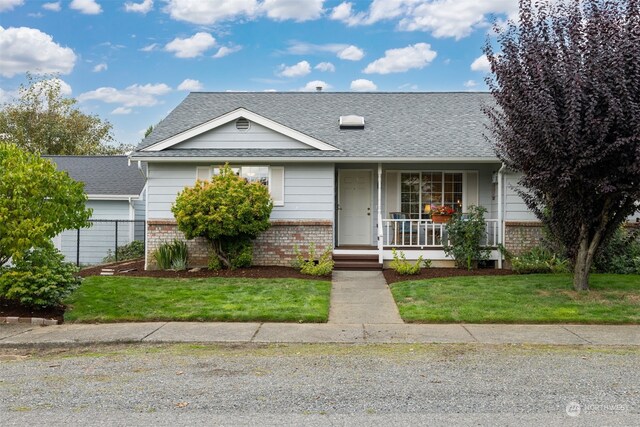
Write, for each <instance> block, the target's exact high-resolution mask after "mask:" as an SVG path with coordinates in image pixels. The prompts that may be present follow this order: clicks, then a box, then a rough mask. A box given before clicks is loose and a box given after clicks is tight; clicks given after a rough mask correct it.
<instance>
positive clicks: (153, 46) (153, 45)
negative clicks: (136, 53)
mask: <svg viewBox="0 0 640 427" xmlns="http://www.w3.org/2000/svg"><path fill="white" fill-rule="evenodd" d="M157 48H158V43H151V44H150V45H147V46H145V47H143V48H141V49H140V51H141V52H151V51H154V50H156V49H157Z"/></svg>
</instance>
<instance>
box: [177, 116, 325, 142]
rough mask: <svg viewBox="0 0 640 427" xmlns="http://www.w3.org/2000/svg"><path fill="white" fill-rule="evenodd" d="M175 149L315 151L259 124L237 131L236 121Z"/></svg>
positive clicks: (252, 124)
mask: <svg viewBox="0 0 640 427" xmlns="http://www.w3.org/2000/svg"><path fill="white" fill-rule="evenodd" d="M173 148H176V149H187V148H219V149H224V148H253V149H255V148H260V149H269V148H284V149H301V148H303V149H304V148H308V149H313V148H312V147H309V146H308V145H306V144H303V143H301V142H300V141H296V140H295V139H293V138H289V137H288V136H286V135H282V134H280V133H278V132H275V131H273V130H271V129H269V128H266V127H264V126H262V125H259V124H257V123H253V122H251V126H250V127H249V129H247V130H238V129H236V124H235V120H234V121H232V122H231V123H227V124H225V125H222V126H220V127H218V128H216V129H213V130H210V131H208V132H205V133H203V134H200V135H197V136H194V137H193V138H190V139H189V140H188V141H185V142H182V143H180V144H178V145H176V146H175V147H173Z"/></svg>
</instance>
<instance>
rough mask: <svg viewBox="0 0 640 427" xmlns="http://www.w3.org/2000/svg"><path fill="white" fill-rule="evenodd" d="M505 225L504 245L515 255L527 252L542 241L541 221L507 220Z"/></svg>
mask: <svg viewBox="0 0 640 427" xmlns="http://www.w3.org/2000/svg"><path fill="white" fill-rule="evenodd" d="M504 227H505V232H504V246H505V248H507V250H508V251H509V252H511V253H512V254H513V255H519V254H521V253H523V252H526V251H528V250H529V249H531V248H533V247H534V246H538V245H539V244H540V243H541V241H542V237H543V234H542V224H541V223H539V222H515V221H506V222H505V224H504Z"/></svg>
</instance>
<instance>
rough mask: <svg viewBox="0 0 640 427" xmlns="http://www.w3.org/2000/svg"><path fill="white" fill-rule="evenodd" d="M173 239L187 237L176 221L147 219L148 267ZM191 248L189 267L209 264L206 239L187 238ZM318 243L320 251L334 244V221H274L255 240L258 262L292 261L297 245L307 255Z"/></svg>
mask: <svg viewBox="0 0 640 427" xmlns="http://www.w3.org/2000/svg"><path fill="white" fill-rule="evenodd" d="M173 239H180V240H186V239H185V238H184V234H182V232H181V231H179V230H178V227H177V224H176V222H175V220H153V219H151V220H149V221H148V222H147V262H148V265H147V268H154V267H155V262H154V260H153V256H152V254H153V251H155V250H156V248H157V247H158V246H160V245H161V244H162V243H164V242H171V241H173ZM186 242H187V247H188V248H189V267H206V265H207V260H208V254H209V246H208V243H207V241H206V240H205V239H204V238H201V237H198V238H196V239H193V240H186ZM311 242H313V243H315V245H316V249H317V252H318V254H320V253H322V251H324V250H325V248H326V247H333V223H332V221H317V220H297V221H272V222H271V228H269V229H268V230H267V231H265V232H264V233H262V234H261V235H260V236H258V238H257V239H256V240H254V242H253V263H254V264H255V265H284V266H288V265H290V264H291V260H292V259H293V253H294V252H293V248H294V246H295V245H296V244H297V245H298V247H299V248H300V251H301V252H302V253H303V254H306V253H307V250H308V244H309V243H311Z"/></svg>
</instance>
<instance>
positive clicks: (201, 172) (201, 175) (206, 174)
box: [196, 166, 211, 181]
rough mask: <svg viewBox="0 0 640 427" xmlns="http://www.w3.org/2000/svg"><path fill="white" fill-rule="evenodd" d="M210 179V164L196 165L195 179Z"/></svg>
mask: <svg viewBox="0 0 640 427" xmlns="http://www.w3.org/2000/svg"><path fill="white" fill-rule="evenodd" d="M210 179H211V167H210V166H197V167H196V181H198V180H200V181H208V180H210Z"/></svg>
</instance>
